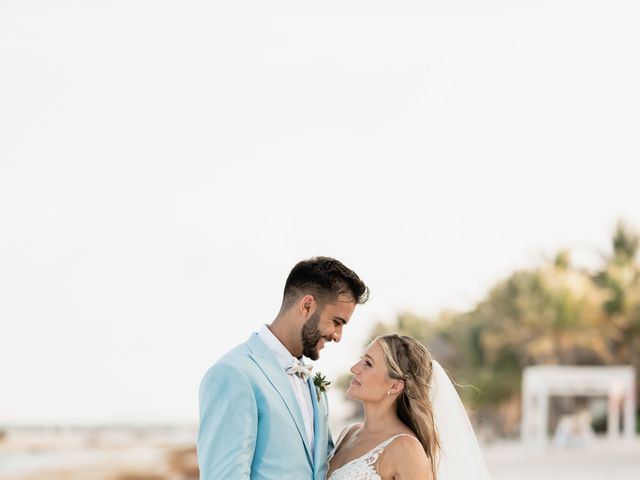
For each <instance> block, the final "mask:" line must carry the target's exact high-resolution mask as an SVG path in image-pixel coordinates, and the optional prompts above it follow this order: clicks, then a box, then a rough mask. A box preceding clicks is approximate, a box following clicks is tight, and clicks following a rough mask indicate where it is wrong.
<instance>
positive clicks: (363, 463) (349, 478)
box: [327, 433, 418, 480]
mask: <svg viewBox="0 0 640 480" xmlns="http://www.w3.org/2000/svg"><path fill="white" fill-rule="evenodd" d="M403 435H406V436H407V437H411V438H415V437H412V436H411V435H408V434H406V433H401V434H400V435H395V436H393V437H391V438H388V439H386V440H385V441H384V442H382V443H381V444H380V445H378V446H376V447H374V448H372V449H371V450H369V451H368V452H367V453H365V454H364V455H362V456H360V457H358V458H355V459H353V460H351V461H350V462H347V463H345V464H344V465H343V466H341V467H340V468H338V469H336V470H334V471H333V472H332V473H331V476H329V477H327V480H382V478H381V477H380V475H378V472H376V469H375V464H376V462H377V461H378V457H379V456H380V454H381V453H382V451H383V450H384V448H385V447H386V446H387V445H389V444H390V443H391V442H393V441H394V440H395V439H396V438H398V437H401V436H403ZM344 436H345V435H341V436H340V438H339V439H338V443H337V444H336V446H335V448H334V449H333V451H332V452H331V453H330V454H329V461H331V459H332V458H333V455H334V453H335V452H336V451H337V450H338V447H339V446H340V443H341V442H342V440H343V437H344ZM416 441H418V440H417V439H416Z"/></svg>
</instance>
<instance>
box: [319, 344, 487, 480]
mask: <svg viewBox="0 0 640 480" xmlns="http://www.w3.org/2000/svg"><path fill="white" fill-rule="evenodd" d="M351 373H353V379H352V380H351V384H350V386H349V389H348V390H347V395H348V396H349V397H350V398H352V399H354V400H360V401H362V402H363V404H364V422H363V423H360V424H354V425H351V426H349V427H347V428H345V429H344V431H343V432H342V433H341V434H340V437H339V438H338V441H337V443H336V446H335V448H334V449H333V451H332V452H331V454H330V456H329V470H328V472H327V480H400V479H401V480H489V479H490V475H489V472H488V470H487V467H486V465H485V463H484V459H483V458H482V454H481V453H480V449H479V447H478V443H477V441H476V438H475V435H474V433H473V429H472V428H471V424H470V423H469V418H468V417H467V414H466V412H465V410H464V407H463V405H462V402H461V401H460V397H459V396H458V394H457V392H456V390H455V388H454V386H453V384H452V383H451V380H449V377H448V376H447V374H446V373H445V371H444V370H443V369H442V367H441V366H440V364H439V363H438V362H436V361H435V360H432V358H431V355H430V354H429V352H428V350H427V349H426V348H425V347H424V346H423V345H422V344H421V343H420V342H418V341H417V340H415V339H414V338H411V337H406V336H399V335H395V334H393V335H385V336H382V337H378V338H376V339H375V340H374V341H373V342H372V343H371V345H369V346H368V347H367V349H366V350H365V351H364V354H363V355H362V358H361V359H360V361H359V362H358V363H356V364H355V365H354V366H353V367H351Z"/></svg>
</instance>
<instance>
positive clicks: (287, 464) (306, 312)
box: [198, 257, 369, 480]
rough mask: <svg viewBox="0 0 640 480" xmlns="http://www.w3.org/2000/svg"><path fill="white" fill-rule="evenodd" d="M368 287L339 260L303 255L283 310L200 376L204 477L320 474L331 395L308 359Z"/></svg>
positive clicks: (335, 334)
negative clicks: (315, 377) (321, 385)
mask: <svg viewBox="0 0 640 480" xmlns="http://www.w3.org/2000/svg"><path fill="white" fill-rule="evenodd" d="M368 294H369V290H368V288H367V286H366V285H365V284H364V283H363V282H362V280H360V278H359V277H358V275H356V274H355V273H354V272H353V271H351V270H349V269H348V268H347V267H345V266H344V265H343V264H342V263H340V262H339V261H338V260H335V259H333V258H328V257H316V258H311V259H309V260H303V261H301V262H299V263H298V264H297V265H296V266H295V267H293V269H292V270H291V272H290V273H289V277H288V278H287V281H286V283H285V287H284V297H283V300H282V306H281V307H280V312H279V313H278V315H277V316H276V318H275V320H274V321H273V322H272V323H271V325H268V326H267V325H264V326H263V327H262V328H261V329H260V331H258V332H257V333H254V334H252V335H251V336H250V337H249V340H247V341H246V342H245V343H243V344H241V345H239V346H237V347H236V348H235V349H233V350H231V351H230V352H228V353H227V354H226V355H224V356H223V357H222V358H221V359H220V360H218V361H217V362H216V363H215V365H213V367H211V368H210V369H209V371H208V372H207V373H206V374H205V376H204V378H203V380H202V384H201V385H200V429H199V432H198V464H199V466H200V479H201V480H248V479H252V480H272V479H273V480H275V479H278V480H287V479H289V480H324V477H325V474H326V471H327V456H328V453H329V451H330V450H331V448H333V441H332V439H331V435H330V433H329V427H328V423H327V415H328V408H327V399H326V395H325V394H324V393H322V391H321V390H322V389H321V388H318V387H317V386H315V385H314V382H313V378H312V375H311V366H310V365H305V364H304V360H303V358H302V357H303V356H305V357H307V358H310V359H311V360H317V359H318V358H319V356H320V350H321V349H322V348H323V347H324V345H325V343H327V342H331V341H335V342H339V341H340V338H341V337H342V328H343V327H344V325H346V324H347V322H349V319H350V318H351V314H352V313H353V311H354V309H355V306H356V304H362V303H364V302H366V301H367V297H368Z"/></svg>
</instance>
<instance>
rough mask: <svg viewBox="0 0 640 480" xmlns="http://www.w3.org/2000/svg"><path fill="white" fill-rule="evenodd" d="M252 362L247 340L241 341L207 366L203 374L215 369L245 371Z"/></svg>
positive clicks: (212, 371) (210, 372)
mask: <svg viewBox="0 0 640 480" xmlns="http://www.w3.org/2000/svg"><path fill="white" fill-rule="evenodd" d="M252 364H253V360H252V359H251V349H250V348H249V345H248V342H243V343H241V344H240V345H237V346H236V347H234V348H232V349H231V350H229V351H228V352H226V353H225V354H224V355H222V356H221V357H220V358H219V359H218V360H217V361H216V362H215V363H214V364H213V365H212V366H211V367H210V368H209V370H208V371H207V373H206V374H205V376H207V375H210V374H212V373H214V372H216V371H218V372H219V371H227V370H238V371H245V372H246V371H247V369H248V368H250V367H251V366H252Z"/></svg>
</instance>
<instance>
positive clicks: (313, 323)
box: [302, 312, 322, 360]
mask: <svg viewBox="0 0 640 480" xmlns="http://www.w3.org/2000/svg"><path fill="white" fill-rule="evenodd" d="M319 324H320V312H315V313H314V314H313V315H311V316H310V317H309V320H307V321H306V322H305V324H304V325H303V326H302V354H303V355H304V356H305V357H307V358H310V359H311V360H318V358H320V353H319V352H318V342H319V341H320V339H321V338H322V334H321V333H320V330H318V325H319Z"/></svg>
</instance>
